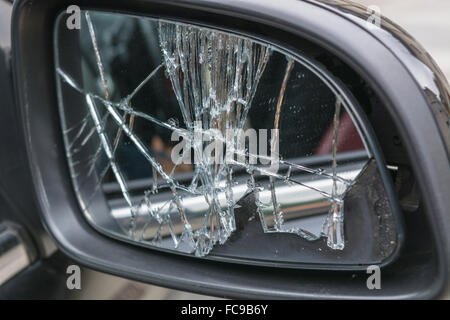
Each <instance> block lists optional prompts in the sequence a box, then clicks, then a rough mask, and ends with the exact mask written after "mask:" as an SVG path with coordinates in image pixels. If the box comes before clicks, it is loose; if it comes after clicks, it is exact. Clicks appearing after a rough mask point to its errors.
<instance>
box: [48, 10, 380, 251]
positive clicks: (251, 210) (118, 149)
mask: <svg viewBox="0 0 450 320" xmlns="http://www.w3.org/2000/svg"><path fill="white" fill-rule="evenodd" d="M60 19H65V16H64V15H62V16H61V18H60ZM60 26H61V27H60V29H57V30H56V32H55V39H56V46H55V59H56V68H55V75H56V79H57V90H58V100H59V109H60V110H59V111H60V118H61V123H62V132H63V138H64V142H65V147H66V156H67V159H68V166H69V170H70V174H71V178H72V181H73V186H74V190H75V193H76V195H77V198H78V200H79V203H80V206H81V209H82V210H83V212H84V214H85V216H86V218H87V219H88V221H89V222H90V223H91V225H92V226H94V227H95V228H96V229H97V230H99V231H101V232H103V233H106V234H108V235H110V236H112V237H115V238H119V239H122V240H125V241H128V242H132V243H135V244H138V245H142V246H147V247H151V248H159V249H164V250H170V251H176V252H180V253H185V254H192V255H196V256H200V257H204V256H207V255H213V254H214V250H218V248H219V247H221V246H224V245H225V244H227V245H228V246H229V247H230V248H231V249H230V250H233V246H237V244H235V243H236V241H234V240H233V239H234V238H233V237H234V235H235V234H238V233H239V235H240V237H241V238H243V239H244V240H245V237H246V236H248V234H249V232H250V231H247V230H250V229H247V228H250V227H249V226H250V225H254V224H255V223H256V224H257V227H255V228H253V229H252V230H256V231H251V232H259V233H261V234H262V235H263V236H262V238H260V239H262V240H261V241H267V243H270V242H271V241H272V239H275V238H274V237H278V236H283V235H290V237H292V236H295V241H296V242H295V243H297V245H298V247H299V248H301V247H302V246H303V245H304V244H305V243H307V242H319V243H320V244H321V246H319V247H318V251H319V252H320V251H321V250H324V251H326V250H328V251H332V252H333V251H337V252H339V251H343V250H344V249H345V248H346V246H347V245H348V244H349V239H347V237H346V228H345V224H346V196H347V194H349V192H350V191H351V190H352V187H353V185H354V184H355V182H356V181H357V180H358V177H359V176H361V175H362V173H363V172H364V171H365V170H367V167H368V166H369V163H370V160H371V159H372V151H371V150H370V148H369V147H368V145H367V142H366V137H365V136H364V135H363V134H362V131H361V129H360V125H359V124H358V123H357V121H355V119H354V116H353V113H352V110H353V109H352V101H351V100H350V99H349V98H348V95H346V94H345V91H344V90H343V89H342V88H341V87H340V86H339V85H337V84H336V82H335V81H334V80H333V78H332V77H330V76H328V75H327V74H326V73H325V72H324V71H323V69H322V67H321V66H320V65H318V64H316V63H314V62H313V61H311V60H310V59H308V58H306V57H302V56H298V55H296V56H293V55H291V54H289V53H287V52H284V51H283V50H281V49H280V48H277V47H275V46H273V45H271V44H269V43H264V42H261V41H257V40H255V39H252V38H249V37H245V36H242V35H239V34H235V33H231V32H225V31H219V30H215V29H212V28H209V27H203V26H196V25H191V24H184V23H180V22H176V21H169V20H161V19H155V18H147V17H137V16H131V15H125V14H118V13H106V12H99V11H85V10H82V11H81V25H80V29H79V30H66V29H64V28H65V24H64V23H63V22H61V23H60ZM62 29H64V30H62ZM75 52H77V53H78V54H75ZM277 235H278V236H277ZM235 237H236V236H235ZM277 239H278V238H277ZM289 239H291V238H289ZM281 243H282V241H281ZM290 243H291V242H290ZM260 245H261V246H264V242H261V243H260ZM227 248H228V247H227ZM281 251H283V250H282V248H275V249H274V251H273V255H274V256H277V255H278V254H279V252H281Z"/></svg>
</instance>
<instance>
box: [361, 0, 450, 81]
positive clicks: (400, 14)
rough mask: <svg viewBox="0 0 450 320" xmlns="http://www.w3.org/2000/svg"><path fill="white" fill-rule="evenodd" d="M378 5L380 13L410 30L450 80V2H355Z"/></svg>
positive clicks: (412, 0) (377, 0) (400, 0)
mask: <svg viewBox="0 0 450 320" xmlns="http://www.w3.org/2000/svg"><path fill="white" fill-rule="evenodd" d="M354 2H359V3H362V4H364V5H366V6H370V5H375V6H378V7H379V8H380V9H381V14H382V15H384V16H386V17H388V18H389V19H391V20H393V21H394V22H396V23H398V24H399V25H400V26H401V27H403V28H404V29H405V30H406V31H408V32H409V33H410V34H411V35H412V36H413V37H414V38H415V39H416V40H418V41H419V43H420V44H422V46H424V47H425V49H426V50H427V51H428V52H429V53H430V54H431V56H432V57H433V58H434V60H435V61H436V62H437V64H438V65H439V66H440V67H441V69H442V71H443V72H444V74H445V76H446V77H447V80H448V79H450V0H356V1H354Z"/></svg>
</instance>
